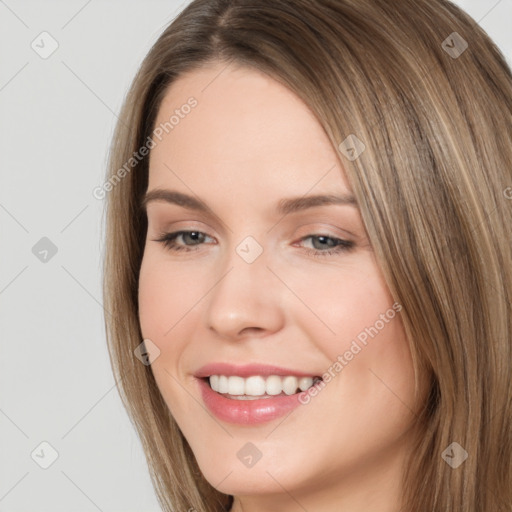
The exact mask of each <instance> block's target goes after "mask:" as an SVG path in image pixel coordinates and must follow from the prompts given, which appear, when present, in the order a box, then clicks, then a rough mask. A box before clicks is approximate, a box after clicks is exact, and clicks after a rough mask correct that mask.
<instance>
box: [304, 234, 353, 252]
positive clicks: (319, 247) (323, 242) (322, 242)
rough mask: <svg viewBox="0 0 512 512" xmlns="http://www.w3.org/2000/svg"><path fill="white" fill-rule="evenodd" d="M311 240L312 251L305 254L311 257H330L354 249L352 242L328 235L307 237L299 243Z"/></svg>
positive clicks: (309, 250)
mask: <svg viewBox="0 0 512 512" xmlns="http://www.w3.org/2000/svg"><path fill="white" fill-rule="evenodd" d="M308 239H311V241H312V245H313V249H307V248H306V252H307V253H308V254H310V255H313V256H320V257H322V256H332V255H335V254H339V253H342V252H348V251H350V250H352V249H353V248H354V247H355V244H354V242H351V241H349V240H342V239H341V238H335V237H332V236H328V235H320V234H318V235H308V236H305V237H303V238H301V242H303V241H305V240H308Z"/></svg>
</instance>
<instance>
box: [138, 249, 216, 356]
mask: <svg viewBox="0 0 512 512" xmlns="http://www.w3.org/2000/svg"><path fill="white" fill-rule="evenodd" d="M194 270H195V272H192V273H191V272H187V270H186V269H180V270H179V271H177V269H176V265H175V264H174V265H173V264H172V263H168V262H165V260H162V258H161V257H158V256H157V255H155V254H152V253H151V252H148V253H146V254H145V255H144V259H143V261H142V265H141V270H140V276H139V291H138V296H139V320H140V325H141V330H142V334H143V336H144V337H145V338H150V339H153V338H154V340H153V341H155V343H156V344H157V345H158V343H160V344H162V343H164V342H166V340H170V339H171V338H172V339H173V344H174V343H175V342H176V343H179V341H178V340H179V337H178V338H176V336H175V334H176V331H178V330H179V328H180V327H182V325H183V324H185V323H186V322H188V321H190V318H192V317H194V311H195V308H194V305H195V304H196V303H197V302H198V301H199V300H200V299H201V297H202V296H204V294H205V293H206V291H207V286H206V284H205V285H204V286H203V285H202V284H201V283H205V276H201V272H200V269H198V268H197V267H196V268H195V269H194ZM159 348H160V349H161V350H162V349H163V348H164V347H163V346H159Z"/></svg>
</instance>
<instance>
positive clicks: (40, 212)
mask: <svg viewBox="0 0 512 512" xmlns="http://www.w3.org/2000/svg"><path fill="white" fill-rule="evenodd" d="M187 3H188V1H185V2H180V1H176V0H174V1H173V0H169V1H162V0H151V1H144V2H143V1H139V2H136V1H134V0H129V1H127V0H118V1H114V0H89V1H87V0H73V1H67V2H64V1H60V2H59V1H55V0H53V1H35V0H33V1H28V0H5V1H2V0H0V59H1V66H0V120H1V121H0V149H1V151H0V157H1V160H2V161H1V164H0V172H1V187H0V244H1V249H2V250H1V253H0V254H1V260H0V261H1V264H0V336H1V338H0V341H1V357H0V365H1V366H0V390H1V393H0V429H1V430H0V432H1V436H0V447H1V454H0V512H7V511H9V512H20V511H24V512H46V511H48V512H72V511H76V512H95V511H103V512H114V511H115V512H128V511H137V512H141V511H145V512H153V511H158V510H160V507H159V506H158V502H157V500H156V498H155V495H154V492H153V489H152V487H151V483H150V480H149V476H148V473H147V467H146V463H145V459H144V456H143V453H142V450H141V447H140V444H139V441H138V439H137V437H136V435H135V432H134V430H133V428H132V426H131V424H130V422H129V420H128V418H127V416H126V414H125V412H124V409H123V408H122V406H121V403H120V400H119V398H118V395H117V389H116V388H115V384H114V379H113V376H112V375H111V370H110V365H109V361H108V354H107V350H106V344H105V336H104V331H103V309H102V306H101V255H102V247H103V242H102V221H103V218H102V215H103V210H102V209H103V202H102V201H99V200H97V199H95V198H94V197H93V195H92V190H93V189H94V187H96V186H98V185H100V184H101V183H102V181H103V176H104V172H105V163H106V155H107V150H108V144H109V142H110V138H111V136H112V132H113V128H114V125H115V122H116V113H117V112H118V111H119V109H120V106H121V103H122V99H123V97H124V95H125V93H126V90H127V88H128V86H129V84H130V81H131V79H132V78H133V76H134V74H135V72H136V69H137V67H138V65H139V64H140V62H141V60H142V59H143V57H144V55H145V54H146V52H147V51H148V50H149V48H150V46H151V45H152V44H153V42H154V41H155V40H156V38H157V37H158V35H159V34H160V33H161V32H162V30H163V28H164V27H165V26H166V25H167V24H168V23H169V22H170V21H171V20H172V19H173V18H174V17H175V16H176V15H177V13H178V12H180V11H181V10H182V9H183V8H184V6H185V5H186V4H187ZM457 3H458V4H459V5H461V6H462V7H463V8H464V9H466V11H468V12H469V14H471V15H472V16H473V17H474V19H475V20H476V21H478V22H479V23H480V24H481V25H482V26H483V27H484V29H486V30H487V32H488V33H489V34H490V35H491V37H493V38H494V40H495V41H496V42H497V44H498V45H499V46H500V47H501V48H502V50H503V52H504V53H505V55H506V56H507V58H508V60H509V62H510V63H511V64H512V35H511V32H512V31H511V25H512V0H501V1H496V0H465V1H462V0H460V1H458V2H457ZM43 31H47V32H49V33H50V34H51V36H52V37H53V38H54V39H55V40H56V41H57V42H58V45H59V46H58V49H57V50H56V51H55V53H53V54H52V55H51V56H50V57H48V58H47V59H43V58H41V57H40V56H39V55H38V54H37V53H36V52H35V51H34V50H33V49H32V47H31V43H32V41H33V40H34V39H36V42H37V41H39V39H37V38H38V36H39V34H40V33H41V32H43ZM447 36H448V34H447ZM440 43H441V42H440ZM39 44H40V45H41V43H39ZM469 44H471V42H470V41H469ZM48 47H49V41H48V40H47V41H46V43H45V48H46V49H48ZM43 237H47V238H49V239H50V240H51V241H52V242H53V244H55V246H56V247H57V250H58V251H57V253H56V254H55V255H54V256H53V257H51V258H50V256H51V253H50V254H49V255H48V256H47V259H48V261H47V262H42V261H40V260H39V259H38V258H37V257H36V256H35V255H34V254H33V252H32V248H33V246H34V245H35V244H36V243H37V242H38V241H39V240H40V239H41V238H43ZM43 256H44V253H43V254H41V257H43ZM43 441H46V442H48V443H50V444H51V445H52V446H53V447H54V449H55V450H56V451H57V452H58V455H59V456H58V458H57V459H56V461H55V462H54V463H53V464H52V465H51V466H50V467H49V468H48V469H42V468H41V467H40V466H39V465H38V464H36V462H35V461H34V460H33V458H32V457H31V453H32V452H33V451H34V449H36V448H38V447H39V445H40V443H41V442H43ZM49 457H50V450H49V449H48V448H45V447H44V446H43V447H42V448H41V447H39V448H38V450H36V452H35V454H34V458H35V459H36V460H38V461H40V462H44V461H45V460H50V459H49Z"/></svg>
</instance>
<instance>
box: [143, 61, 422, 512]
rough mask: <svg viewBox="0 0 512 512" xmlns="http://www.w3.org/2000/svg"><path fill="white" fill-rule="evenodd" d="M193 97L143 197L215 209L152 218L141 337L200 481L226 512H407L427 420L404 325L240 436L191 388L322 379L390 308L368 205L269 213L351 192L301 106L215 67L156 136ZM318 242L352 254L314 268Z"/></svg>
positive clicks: (251, 76)
mask: <svg viewBox="0 0 512 512" xmlns="http://www.w3.org/2000/svg"><path fill="white" fill-rule="evenodd" d="M219 73H220V74H219ZM205 88H206V89H205ZM191 96H194V97H195V98H196V99H197V101H198V105H197V107H196V108H195V109H193V110H192V111H191V113H190V114H189V115H187V116H185V117H184V119H181V120H180V123H179V124H178V125H177V126H175V127H174V129H173V130H172V131H170V132H169V134H168V135H166V136H165V137H163V139H162V141H161V142H158V144H157V145H156V147H155V148H154V149H152V151H151V158H150V172H149V186H148V190H154V189H157V188H162V189H172V190H176V191H179V192H183V193H186V194H189V195H193V196H195V197H198V198H200V199H201V200H202V201H203V202H204V203H205V204H207V205H208V207H209V208H210V209H211V213H210V214H204V213H198V212H195V211H192V210H188V209H186V208H183V207H181V206H178V205H173V204H168V203H166V202H163V201H154V202H150V203H149V204H148V205H147V215H148V234H147V240H146V246H145V251H144V257H143V261H142V266H141V272H140V282H139V305H140V324H141V329H142V333H143V335H144V338H149V339H151V340H152V341H153V343H155V344H156V345H157V346H158V348H159V350H160V355H159V357H158V358H157V359H156V360H155V361H154V362H153V363H152V365H151V368H152V371H153V373H154V376H155V379H156V381H157V384H158V387H159V389H160V391H161V393H162V395H163V397H164V399H165V401H166V403H167V405H168V407H169V409H170V410H171V412H172V414H173V416H174V418H175V419H176V421H177V423H178V425H179V427H180V429H181V430H182V432H183V434H184V435H185V437H186V439H187V440H188V442H189V444H190V446H191V448H192V450H193V452H194V454H195V456H196V459H197V461H198V463H199V466H200V469H201V471H202V472H203V474H204V476H205V478H206V479H207V480H208V481H209V482H210V484H211V485H213V486H215V487H216V488H217V489H219V490H220V491H221V492H224V493H226V494H231V495H234V496H235V504H234V506H233V508H232V510H233V511H241V510H243V511H244V512H253V511H254V512H256V511H266V512H268V511H281V512H288V511H289V512H292V511H297V510H302V508H303V509H306V510H315V511H316V512H330V511H336V512H345V511H346V512H348V511H350V512H355V511H365V512H388V511H389V512H391V511H393V512H396V511H397V510H398V509H399V504H400V495H401V489H400V476H401V471H402V466H403V464H404V460H405V459H404V458H405V457H406V456H407V454H408V453H409V450H410V448H409V446H410V444H409V443H410V436H411V433H412V427H413V425H414V419H415V416H414V413H413V411H414V410H415V409H416V408H415V403H414V396H413V390H414V374H413V367H412V360H411V355H410V351H409V348H408V343H407V339H406V336H405V334H404V330H403V325H402V321H401V319H400V314H396V316H395V317H394V319H393V320H391V321H389V322H388V323H386V324H385V327H384V328H382V329H381V330H380V331H379V332H378V335H376V336H375V337H373V338H369V340H368V343H367V345H366V346H364V348H363V349H362V350H361V351H360V352H359V353H358V354H357V355H356V356H354V358H353V359H352V360H351V361H350V362H349V363H348V364H347V365H346V366H345V367H344V368H343V370H342V372H341V373H338V374H337V375H336V376H335V377H334V378H333V379H332V380H331V381H330V382H329V383H328V384H327V385H326V386H325V388H324V389H323V390H322V391H321V392H320V393H319V394H318V395H317V396H316V397H314V398H313V399H311V401H310V403H309V404H307V405H303V406H300V407H299V408H298V409H295V410H294V411H293V412H292V413H291V414H289V415H288V416H286V417H284V418H279V419H277V420H275V421H270V422H268V423H264V424H260V425H255V426H247V425H245V426H244V425H234V424H230V423H225V422H222V421H220V420H218V419H217V418H215V417H213V416H212V415H211V414H209V412H208V411H207V410H206V409H205V407H204V404H203V402H202V399H201V394H200V392H199V387H198V382H197V380H196V378H195V377H194V376H193V374H194V372H195V371H197V370H198V369H199V368H200V367H201V366H203V365H204V364H206V363H209V362H219V361H223V362H230V363H234V364H246V363H263V364H274V365H279V366H284V367H287V368H293V369H300V370H302V371H305V372H308V373H311V374H312V375H322V373H323V372H325V371H326V370H327V369H328V368H329V367H332V365H333V363H334V362H335V361H336V359H337V357H338V355H340V354H341V355H342V354H344V353H345V351H346V350H347V349H349V347H350V345H351V343H352V341H353V340H354V339H355V338H356V337H357V335H358V334H359V333H361V331H364V329H365V328H366V327H369V326H373V325H374V324H375V323H376V321H377V320H379V318H381V317H380V315H381V314H384V313H386V311H389V310H390V309H392V305H393V304H394V303H395V301H394V300H393V298H392V297H391V295H390V293H389V290H388V288H387V286H386V283H385V281H384V278H383V276H382V274H381V271H380V269H379V266H378V264H377V262H376V260H375V257H374V253H373V251H372V248H371V245H370V243H369V240H368V238H367V233H366V230H365V227H364V224H363V222H362V219H361V216H360V212H359V210H358V208H357V206H354V205H347V204H345V205H323V206H318V207H315V208H311V209H308V210H305V211H301V212H298V213H291V214H289V215H286V216H284V217H283V216H282V215H278V214H277V213H276V210H275V208H276V204H277V203H278V201H279V200H281V199H283V198H290V197H301V196H304V195H312V194H322V193H326V194H339V195H341V194H350V193H351V189H350V187H349V183H348V181H347V179H346V176H345V172H344V170H343V165H342V157H341V156H340V154H338V153H337V151H336V150H335V149H333V147H332V145H331V144H330V141H329V140H328V138H327V135H326V134H325V132H324V131H323V130H322V128H321V126H320V124H319V123H318V121H317V120H316V118H315V117H314V115H313V114H312V112H311V111H310V110H309V109H308V107H307V106H306V105H305V104H304V103H303V102H302V101H301V100H300V99H299V98H298V97H296V96H295V95H294V94H293V93H292V92H291V91H290V90H289V89H287V88H286V87H284V86H283V85H281V84H280V83H279V82H277V81H275V80H274V79H272V78H270V77H268V76H267V75H265V74H262V73H261V72H259V71H257V70H254V69H251V68H244V67H235V66H234V65H230V66H228V67H226V64H223V63H220V62H213V63H210V64H209V65H208V66H205V67H203V68H201V69H199V70H196V71H193V72H191V73H188V74H185V75H182V76H181V77H180V78H179V79H178V81H176V82H175V83H174V84H173V85H172V86H171V88H170V89H169V90H168V91H167V94H166V96H165V98H164V101H163V103H162V105H161V108H160V111H159V115H158V119H157V123H156V124H157V125H158V124H160V123H163V122H165V121H167V120H168V119H169V117H170V116H171V115H172V113H173V112H174V110H175V109H176V108H180V106H181V105H183V104H184V103H186V102H187V100H188V98H189V97H191ZM179 230H190V231H199V232H201V233H204V234H205V235H206V236H205V237H204V238H203V239H201V238H200V239H199V240H200V242H199V243H198V242H197V239H194V238H190V237H186V236H185V237H180V238H178V239H177V240H176V243H177V244H178V245H181V246H184V247H185V249H189V251H188V252H187V251H180V252H172V251H171V250H170V249H168V248H166V247H165V246H164V244H163V243H161V242H159V241H157V239H158V238H159V237H160V236H161V235H162V233H170V232H175V231H179ZM313 235H316V237H321V236H322V235H323V236H327V237H331V238H332V239H334V240H340V239H341V240H349V241H351V242H353V243H354V247H353V249H352V250H350V251H340V252H337V253H334V254H330V255H325V254H321V253H322V252H325V251H327V250H329V249H331V250H332V247H330V246H329V241H326V239H318V238H315V237H313V238H312V236H313ZM248 236H252V237H253V238H254V239H256V240H257V242H258V243H259V244H260V246H261V247H262V248H263V253H262V254H261V255H260V256H259V257H258V258H257V259H256V260H255V261H254V262H253V263H251V264H248V263H247V262H245V261H244V260H243V259H242V258H241V257H240V256H239V255H238V254H237V252H236V248H237V246H238V245H239V244H240V243H241V242H242V241H243V240H244V239H245V238H246V237H248ZM308 236H309V238H306V237H308ZM331 243H332V241H331ZM314 252H315V253H316V255H314V254H313V253H314ZM247 442H251V443H253V444H255V445H256V446H257V447H258V449H259V450H260V452H261V453H262V458H261V459H260V460H259V461H258V463H257V464H256V465H254V466H253V467H252V468H247V467H245V466H244V465H243V464H242V463H241V462H240V460H239V459H238V457H237V452H238V451H239V450H240V449H241V448H242V447H243V446H244V445H245V444H246V443H247ZM301 507H302V508H301Z"/></svg>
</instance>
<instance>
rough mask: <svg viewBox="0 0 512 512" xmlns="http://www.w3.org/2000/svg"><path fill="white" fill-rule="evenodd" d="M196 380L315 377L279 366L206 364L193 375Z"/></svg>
mask: <svg viewBox="0 0 512 512" xmlns="http://www.w3.org/2000/svg"><path fill="white" fill-rule="evenodd" d="M194 375H195V377H197V378H205V377H210V376H211V375H226V376H238V377H251V376H253V375H260V376H262V377H264V376H269V375H279V376H282V377H286V376H288V375H293V376H296V377H316V376H318V374H316V373H308V372H304V371H299V370H294V369H291V368H283V367H281V366H274V365H268V364H256V363H253V364H244V365H236V364H231V363H220V362H219V363H208V364H206V365H204V366H202V367H201V368H199V370H197V372H196V373H195V374H194Z"/></svg>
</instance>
